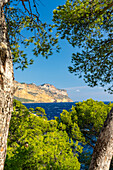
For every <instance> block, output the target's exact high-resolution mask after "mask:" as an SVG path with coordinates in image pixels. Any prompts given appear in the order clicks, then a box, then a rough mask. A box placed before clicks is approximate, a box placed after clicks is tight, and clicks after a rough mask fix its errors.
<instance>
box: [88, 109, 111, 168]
mask: <svg viewBox="0 0 113 170" xmlns="http://www.w3.org/2000/svg"><path fill="white" fill-rule="evenodd" d="M112 156H113V108H112V109H111V111H110V113H109V114H108V116H107V119H106V121H105V123H104V126H103V128H102V131H101V133H100V135H99V137H98V140H97V143H96V145H95V148H94V151H93V156H92V161H91V164H90V167H89V170H109V168H110V162H111V159H112Z"/></svg>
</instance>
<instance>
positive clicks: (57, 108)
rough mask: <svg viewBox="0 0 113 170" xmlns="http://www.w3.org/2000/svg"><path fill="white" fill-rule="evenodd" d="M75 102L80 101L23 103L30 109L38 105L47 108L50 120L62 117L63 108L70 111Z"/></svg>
mask: <svg viewBox="0 0 113 170" xmlns="http://www.w3.org/2000/svg"><path fill="white" fill-rule="evenodd" d="M75 103H78V101H75V102H65V103H23V104H24V105H25V106H26V107H27V108H28V109H29V108H34V109H35V108H36V107H42V108H44V109H45V112H46V114H47V118H48V120H51V119H55V118H54V117H55V116H56V117H60V113H62V111H63V110H67V111H69V110H70V109H71V108H72V105H74V106H75ZM104 103H105V104H108V103H109V102H107V101H106V102H104Z"/></svg>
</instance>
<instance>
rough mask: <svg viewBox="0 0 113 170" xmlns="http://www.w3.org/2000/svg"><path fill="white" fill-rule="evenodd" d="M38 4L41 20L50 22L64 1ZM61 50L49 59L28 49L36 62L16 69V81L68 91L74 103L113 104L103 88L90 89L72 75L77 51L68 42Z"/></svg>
mask: <svg viewBox="0 0 113 170" xmlns="http://www.w3.org/2000/svg"><path fill="white" fill-rule="evenodd" d="M41 2H42V3H43V4H44V5H42V4H40V2H39V13H40V18H41V20H42V21H44V22H45V21H46V22H47V23H51V20H52V11H53V10H54V9H55V8H56V7H57V6H58V5H62V4H64V3H65V0H56V1H53V0H48V1H47V0H41ZM60 45H61V48H62V49H61V51H60V53H56V52H55V53H54V54H53V55H52V56H50V57H49V58H48V59H45V58H43V57H42V56H39V57H38V58H35V56H32V53H31V49H30V48H29V49H27V53H28V56H30V58H31V57H33V58H34V59H35V62H34V64H33V65H31V66H29V68H28V69H26V70H24V71H21V70H15V69H14V73H15V80H17V81H19V82H25V83H35V84H36V85H40V84H43V83H49V84H53V85H54V86H55V87H56V88H61V89H62V88H63V89H66V90H67V92H68V95H69V97H70V98H71V99H72V100H74V101H82V100H87V99H88V98H93V99H94V100H102V101H113V95H110V94H108V93H105V92H104V90H103V88H100V87H95V88H90V87H88V86H87V84H85V83H84V81H83V80H82V79H79V78H78V77H75V76H74V74H71V73H69V71H68V66H70V65H71V54H72V53H73V52H75V51H78V48H72V47H71V45H69V44H68V42H67V41H65V40H60Z"/></svg>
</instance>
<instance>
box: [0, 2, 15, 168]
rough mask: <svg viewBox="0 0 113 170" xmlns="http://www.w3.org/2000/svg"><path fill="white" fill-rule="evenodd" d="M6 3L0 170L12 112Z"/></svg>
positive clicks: (0, 33)
mask: <svg viewBox="0 0 113 170" xmlns="http://www.w3.org/2000/svg"><path fill="white" fill-rule="evenodd" d="M7 1H8V0H0V170H3V169H4V162H5V157H6V150H7V137H8V130H9V123H10V118H11V112H12V111H13V65H12V57H11V50H10V46H9V43H8V38H7V29H6V23H5V18H4V13H3V5H4V3H7Z"/></svg>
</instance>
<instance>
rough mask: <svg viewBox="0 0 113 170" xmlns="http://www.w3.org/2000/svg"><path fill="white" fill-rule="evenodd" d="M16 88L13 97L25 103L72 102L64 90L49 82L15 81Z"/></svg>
mask: <svg viewBox="0 0 113 170" xmlns="http://www.w3.org/2000/svg"><path fill="white" fill-rule="evenodd" d="M15 85H16V87H17V90H16V92H15V94H14V98H15V99H17V100H19V101H21V102H25V103H51V102H52V103H53V102H73V101H72V100H71V99H70V98H69V97H68V94H67V91H66V90H63V89H57V88H56V87H54V86H53V85H50V84H42V85H40V86H37V85H35V84H33V83H31V84H26V83H19V82H17V81H15Z"/></svg>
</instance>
